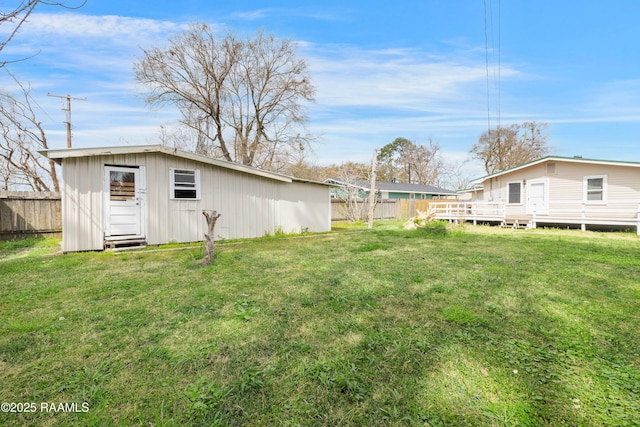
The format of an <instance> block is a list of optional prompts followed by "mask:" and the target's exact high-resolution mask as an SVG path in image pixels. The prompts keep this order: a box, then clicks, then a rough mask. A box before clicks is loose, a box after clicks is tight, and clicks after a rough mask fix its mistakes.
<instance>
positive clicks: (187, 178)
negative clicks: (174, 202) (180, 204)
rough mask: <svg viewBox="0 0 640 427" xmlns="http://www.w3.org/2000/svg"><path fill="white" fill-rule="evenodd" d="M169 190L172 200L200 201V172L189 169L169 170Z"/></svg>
mask: <svg viewBox="0 0 640 427" xmlns="http://www.w3.org/2000/svg"><path fill="white" fill-rule="evenodd" d="M169 176H170V178H171V183H170V189H171V198H172V199H187V200H199V199H200V171H199V170H191V169H171V173H170V174H169Z"/></svg>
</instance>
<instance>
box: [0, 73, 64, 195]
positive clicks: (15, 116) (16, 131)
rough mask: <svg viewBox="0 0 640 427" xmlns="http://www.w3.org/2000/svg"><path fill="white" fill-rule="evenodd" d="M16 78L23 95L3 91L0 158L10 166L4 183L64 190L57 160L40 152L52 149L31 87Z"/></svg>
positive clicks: (43, 189)
mask: <svg viewBox="0 0 640 427" xmlns="http://www.w3.org/2000/svg"><path fill="white" fill-rule="evenodd" d="M12 77H13V76H12ZM14 81H15V83H16V85H17V86H18V87H19V88H20V91H21V94H20V99H18V98H17V97H14V96H12V95H9V94H6V93H0V159H1V160H2V162H3V163H4V164H5V165H4V166H5V168H6V169H5V170H4V176H3V177H2V179H3V181H4V186H5V187H6V189H9V187H24V186H26V187H29V188H31V189H32V190H33V191H52V190H53V191H60V185H59V183H58V173H57V170H56V164H55V162H54V161H53V160H48V159H46V158H45V157H43V156H42V155H40V154H39V153H38V150H43V149H44V150H46V149H48V148H49V144H48V141H47V137H46V135H45V132H44V129H43V127H42V124H41V123H40V122H39V121H38V119H37V117H36V114H35V110H34V108H33V105H32V99H31V95H30V89H29V87H25V86H23V85H22V84H21V83H20V82H19V81H18V80H17V79H15V77H14Z"/></svg>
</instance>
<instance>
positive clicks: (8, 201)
mask: <svg viewBox="0 0 640 427" xmlns="http://www.w3.org/2000/svg"><path fill="white" fill-rule="evenodd" d="M61 232H62V201H61V198H60V193H45V192H37V193H36V192H31V191H0V239H12V238H16V237H27V236H34V235H36V236H37V235H47V236H59V235H60V233H61Z"/></svg>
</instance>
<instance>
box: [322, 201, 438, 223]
mask: <svg viewBox="0 0 640 427" xmlns="http://www.w3.org/2000/svg"><path fill="white" fill-rule="evenodd" d="M435 202H442V200H437V199H431V200H421V199H393V200H391V199H383V200H378V201H377V202H376V208H375V211H374V214H373V217H374V219H405V218H411V217H412V216H416V212H417V211H419V210H420V211H427V210H428V209H429V204H430V203H435ZM357 206H358V208H357V209H358V210H359V211H360V212H361V213H362V216H361V217H362V219H363V220H366V219H367V206H368V202H367V201H365V200H363V201H358V202H357ZM346 212H347V208H346V203H345V201H344V200H342V199H331V220H332V221H346V220H347V219H348V218H347V215H346Z"/></svg>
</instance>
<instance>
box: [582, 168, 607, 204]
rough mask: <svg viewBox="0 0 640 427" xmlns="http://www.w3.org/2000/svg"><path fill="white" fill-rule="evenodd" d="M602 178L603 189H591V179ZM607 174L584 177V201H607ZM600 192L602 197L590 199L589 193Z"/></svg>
mask: <svg viewBox="0 0 640 427" xmlns="http://www.w3.org/2000/svg"><path fill="white" fill-rule="evenodd" d="M592 179H601V180H602V189H599V190H589V180H592ZM607 187H608V185H607V175H588V176H584V177H583V178H582V201H583V202H584V203H588V204H604V203H607ZM592 193H600V194H602V198H601V199H600V200H589V194H592Z"/></svg>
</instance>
